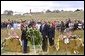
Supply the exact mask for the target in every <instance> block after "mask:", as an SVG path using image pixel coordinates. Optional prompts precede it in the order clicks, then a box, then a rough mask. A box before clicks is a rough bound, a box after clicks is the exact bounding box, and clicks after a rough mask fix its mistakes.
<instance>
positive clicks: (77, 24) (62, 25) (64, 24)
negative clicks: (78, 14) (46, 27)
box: [1, 19, 84, 32]
mask: <svg viewBox="0 0 85 56" xmlns="http://www.w3.org/2000/svg"><path fill="white" fill-rule="evenodd" d="M26 22H27V25H28V27H31V25H32V24H35V25H36V27H37V28H38V29H39V28H40V25H41V24H42V23H43V21H41V22H36V21H33V20H30V21H27V20H26ZM44 22H45V23H49V21H48V22H47V21H44ZM50 23H52V25H53V26H55V28H56V29H57V30H59V31H62V32H63V31H64V30H65V29H66V28H70V29H72V30H76V29H84V20H71V19H66V20H65V21H57V20H56V21H53V22H50ZM20 25H21V22H18V21H13V20H8V21H7V22H6V21H4V22H1V28H2V29H3V28H8V27H9V28H16V29H18V28H19V29H20Z"/></svg>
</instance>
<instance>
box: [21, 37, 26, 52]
mask: <svg viewBox="0 0 85 56" xmlns="http://www.w3.org/2000/svg"><path fill="white" fill-rule="evenodd" d="M22 51H23V53H27V39H23V40H22Z"/></svg>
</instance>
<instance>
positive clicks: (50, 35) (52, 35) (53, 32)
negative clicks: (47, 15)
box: [48, 23, 55, 46]
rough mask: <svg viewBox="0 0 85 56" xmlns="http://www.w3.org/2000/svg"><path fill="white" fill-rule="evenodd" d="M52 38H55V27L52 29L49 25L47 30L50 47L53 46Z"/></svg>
mask: <svg viewBox="0 0 85 56" xmlns="http://www.w3.org/2000/svg"><path fill="white" fill-rule="evenodd" d="M54 37H55V27H53V25H52V23H50V24H49V28H48V38H49V44H50V46H53V45H54Z"/></svg>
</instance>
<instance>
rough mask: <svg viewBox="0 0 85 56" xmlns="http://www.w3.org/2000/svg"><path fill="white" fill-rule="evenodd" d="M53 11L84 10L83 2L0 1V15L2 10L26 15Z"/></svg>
mask: <svg viewBox="0 0 85 56" xmlns="http://www.w3.org/2000/svg"><path fill="white" fill-rule="evenodd" d="M30 9H31V11H32V12H40V11H46V10H47V9H50V10H51V11H53V10H56V9H58V10H67V11H69V10H72V11H74V10H76V9H83V10H84V1H1V14H2V13H3V12H4V10H12V11H14V12H19V13H26V12H28V13H29V11H30Z"/></svg>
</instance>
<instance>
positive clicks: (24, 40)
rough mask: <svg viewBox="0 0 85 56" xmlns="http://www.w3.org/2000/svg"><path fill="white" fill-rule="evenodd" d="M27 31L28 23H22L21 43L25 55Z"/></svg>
mask: <svg viewBox="0 0 85 56" xmlns="http://www.w3.org/2000/svg"><path fill="white" fill-rule="evenodd" d="M26 31H27V25H26V21H22V23H21V32H22V33H21V41H22V51H23V53H27V38H26V37H27V36H26Z"/></svg>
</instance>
